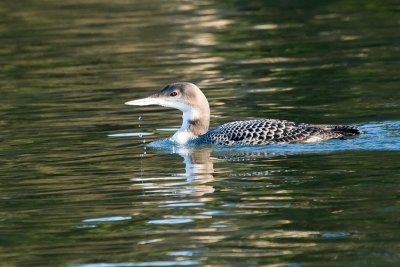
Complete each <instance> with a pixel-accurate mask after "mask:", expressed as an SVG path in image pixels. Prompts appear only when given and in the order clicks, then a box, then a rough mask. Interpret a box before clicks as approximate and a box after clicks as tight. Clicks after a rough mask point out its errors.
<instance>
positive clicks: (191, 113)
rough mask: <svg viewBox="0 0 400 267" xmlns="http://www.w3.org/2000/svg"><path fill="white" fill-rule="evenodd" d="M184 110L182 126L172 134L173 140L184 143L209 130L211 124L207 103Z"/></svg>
mask: <svg viewBox="0 0 400 267" xmlns="http://www.w3.org/2000/svg"><path fill="white" fill-rule="evenodd" d="M182 112H183V114H182V126H181V128H180V129H179V130H178V131H177V132H176V133H175V134H174V135H173V136H172V140H173V141H174V142H176V143H178V144H181V145H184V144H187V143H188V142H189V141H191V140H193V139H196V138H197V137H199V136H200V135H203V134H205V133H206V132H207V131H208V127H209V125H210V108H209V106H208V103H207V105H204V106H199V107H191V108H190V109H187V110H184V111H182Z"/></svg>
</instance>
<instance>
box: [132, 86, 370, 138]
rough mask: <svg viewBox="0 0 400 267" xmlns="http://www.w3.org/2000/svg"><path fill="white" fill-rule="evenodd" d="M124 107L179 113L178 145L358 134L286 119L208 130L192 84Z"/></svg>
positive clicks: (205, 110)
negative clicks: (168, 109)
mask: <svg viewBox="0 0 400 267" xmlns="http://www.w3.org/2000/svg"><path fill="white" fill-rule="evenodd" d="M125 104H127V105H136V106H147V105H161V106H165V107H171V108H176V109H179V110H180V111H182V114H183V115H182V126H181V128H180V129H179V130H178V131H177V132H176V133H175V134H174V135H173V136H172V138H171V139H172V140H173V141H174V142H176V143H178V144H183V145H184V144H219V145H266V144H287V143H304V142H316V141H323V140H328V139H331V138H342V137H346V136H352V135H358V134H361V133H362V132H361V131H359V130H358V129H357V128H355V127H353V126H347V125H310V124H304V123H294V122H290V121H285V120H274V119H259V120H247V121H235V122H230V123H226V124H223V125H221V126H219V127H217V128H213V129H211V130H208V127H209V123H210V108H209V105H208V101H207V98H206V97H205V95H204V94H203V92H202V91H201V90H200V89H199V88H198V87H197V86H196V85H194V84H192V83H187V82H179V83H173V84H169V85H167V86H165V87H164V88H163V89H162V90H161V91H159V92H158V93H156V94H153V95H151V96H149V97H147V98H142V99H137V100H132V101H128V102H126V103H125Z"/></svg>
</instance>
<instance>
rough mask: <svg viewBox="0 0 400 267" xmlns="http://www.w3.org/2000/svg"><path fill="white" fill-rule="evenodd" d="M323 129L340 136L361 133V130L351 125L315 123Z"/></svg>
mask: <svg viewBox="0 0 400 267" xmlns="http://www.w3.org/2000/svg"><path fill="white" fill-rule="evenodd" d="M317 127H320V128H322V129H323V130H325V131H328V132H332V133H337V134H340V135H342V136H355V135H360V134H363V132H362V131H361V130H360V129H358V128H357V127H355V126H352V125H317Z"/></svg>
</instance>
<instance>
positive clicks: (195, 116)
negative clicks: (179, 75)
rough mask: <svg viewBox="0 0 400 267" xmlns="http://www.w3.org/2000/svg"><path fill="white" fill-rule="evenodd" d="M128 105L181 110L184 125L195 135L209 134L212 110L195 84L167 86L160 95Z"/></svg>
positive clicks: (128, 103)
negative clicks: (156, 106) (155, 106)
mask: <svg viewBox="0 0 400 267" xmlns="http://www.w3.org/2000/svg"><path fill="white" fill-rule="evenodd" d="M125 104H126V105H135V106H147V105H160V106H165V107H171V108H176V109H179V110H180V111H182V112H183V120H184V121H183V125H182V127H183V126H184V125H185V123H186V124H188V127H187V128H190V127H192V131H193V133H194V134H195V135H201V134H204V133H205V132H207V130H208V126H209V121H210V108H209V105H208V101H207V98H206V97H205V95H204V94H203V92H202V91H201V90H200V89H199V88H198V87H197V86H196V85H194V84H193V83H188V82H178V83H172V84H168V85H167V86H165V87H164V88H163V89H161V91H159V92H158V93H156V94H154V95H151V96H149V97H146V98H142V99H137V100H132V101H128V102H126V103H125Z"/></svg>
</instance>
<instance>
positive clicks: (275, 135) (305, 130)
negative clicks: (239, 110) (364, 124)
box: [193, 119, 361, 145]
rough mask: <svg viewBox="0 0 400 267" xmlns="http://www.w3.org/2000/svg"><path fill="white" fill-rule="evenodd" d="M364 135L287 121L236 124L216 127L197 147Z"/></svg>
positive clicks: (348, 129) (348, 128)
mask: <svg viewBox="0 0 400 267" xmlns="http://www.w3.org/2000/svg"><path fill="white" fill-rule="evenodd" d="M358 134H361V131H359V130H358V129H357V128H355V127H353V126H347V125H309V124H304V123H299V124H296V123H294V122H290V121H286V120H274V119H258V120H246V121H234V122H229V123H225V124H223V125H221V126H219V127H216V128H213V129H211V130H210V131H208V132H207V133H206V134H204V135H202V136H199V137H198V138H197V139H195V140H193V143H195V144H216V145H268V144H288V143H307V142H317V141H323V140H328V139H332V138H343V137H346V136H353V135H358Z"/></svg>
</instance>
